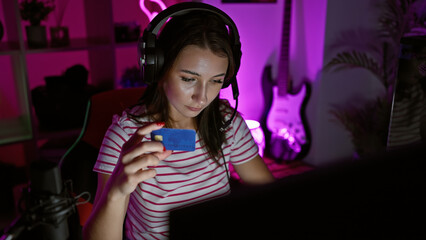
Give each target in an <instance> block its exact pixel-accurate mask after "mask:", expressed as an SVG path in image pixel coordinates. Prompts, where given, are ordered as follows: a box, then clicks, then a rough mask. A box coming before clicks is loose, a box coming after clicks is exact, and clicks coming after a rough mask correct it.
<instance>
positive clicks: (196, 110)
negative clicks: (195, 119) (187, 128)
mask: <svg viewBox="0 0 426 240" xmlns="http://www.w3.org/2000/svg"><path fill="white" fill-rule="evenodd" d="M186 107H187V108H188V109H189V110H191V111H193V112H199V111H201V109H202V108H196V107H189V106H186Z"/></svg>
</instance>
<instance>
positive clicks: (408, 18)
mask: <svg viewBox="0 0 426 240" xmlns="http://www.w3.org/2000/svg"><path fill="white" fill-rule="evenodd" d="M416 2H421V1H416V0H386V1H384V6H383V5H378V7H380V9H382V14H381V15H380V18H379V24H380V29H379V31H375V30H366V29H360V30H358V31H349V32H345V33H343V34H342V38H341V39H340V41H338V42H336V43H335V44H334V45H332V46H331V47H332V48H344V49H345V50H343V51H341V52H339V53H338V54H336V56H335V57H333V58H332V59H331V60H330V61H329V62H328V63H327V64H326V65H325V66H324V68H323V70H324V71H332V70H333V71H339V70H343V69H354V68H361V69H365V70H367V71H369V72H370V73H372V74H373V75H374V76H376V78H377V79H378V80H379V81H380V83H381V84H382V86H383V90H384V91H383V92H382V94H379V95H378V96H377V97H376V98H375V99H374V100H372V101H368V102H366V103H364V104H363V105H360V106H355V105H353V106H348V105H335V106H332V110H331V111H330V113H331V115H332V116H333V117H334V119H335V120H337V121H338V122H340V123H341V124H342V125H343V126H344V128H345V129H346V130H347V131H348V132H349V133H350V134H351V138H352V143H353V145H354V147H355V151H356V154H357V155H358V156H360V157H369V156H373V155H377V154H380V153H383V152H384V151H385V150H386V145H387V134H388V127H389V120H390V114H391V104H392V95H393V89H394V85H395V79H396V74H397V68H398V57H399V45H400V40H401V38H402V36H403V35H404V34H406V33H407V32H410V30H411V29H412V27H413V25H414V24H415V21H416V14H415V12H414V11H413V8H415V6H417V5H415V3H416ZM360 39H361V41H360Z"/></svg>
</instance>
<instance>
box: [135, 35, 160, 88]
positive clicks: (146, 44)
mask: <svg viewBox="0 0 426 240" xmlns="http://www.w3.org/2000/svg"><path fill="white" fill-rule="evenodd" d="M142 38H143V39H142V41H140V44H139V49H140V50H139V52H140V58H139V59H140V60H139V61H140V66H141V71H142V78H143V81H144V83H146V84H147V85H151V84H153V83H154V82H155V81H156V79H155V76H156V71H157V52H158V49H157V46H156V45H157V43H156V42H157V39H156V36H155V34H153V33H151V32H145V33H144V35H143V37H142ZM161 58H162V57H161Z"/></svg>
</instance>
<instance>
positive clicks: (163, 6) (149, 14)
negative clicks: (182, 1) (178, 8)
mask: <svg viewBox="0 0 426 240" xmlns="http://www.w3.org/2000/svg"><path fill="white" fill-rule="evenodd" d="M150 1H151V2H154V3H156V4H157V5H158V6H160V8H161V10H164V9H166V8H167V7H166V4H164V3H163V1H161V0H150ZM139 7H140V8H141V10H142V12H143V13H145V15H146V16H147V17H148V19H149V21H151V20H152V19H153V18H154V17H155V16H157V14H158V12H155V11H154V12H151V11H150V10H149V9H148V8H146V7H145V0H139Z"/></svg>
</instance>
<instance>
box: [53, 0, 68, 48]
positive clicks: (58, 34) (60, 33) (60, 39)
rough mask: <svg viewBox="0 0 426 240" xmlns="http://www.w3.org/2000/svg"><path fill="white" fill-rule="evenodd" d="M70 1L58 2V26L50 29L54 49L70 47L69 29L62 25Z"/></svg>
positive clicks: (56, 15)
mask: <svg viewBox="0 0 426 240" xmlns="http://www.w3.org/2000/svg"><path fill="white" fill-rule="evenodd" d="M68 3H69V0H62V1H59V0H57V2H56V9H55V19H56V26H54V27H51V28H50V39H51V41H52V47H63V46H68V45H69V43H70V37H69V31H68V27H66V26H63V25H62V20H63V18H64V14H65V9H66V8H67V5H68Z"/></svg>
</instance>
